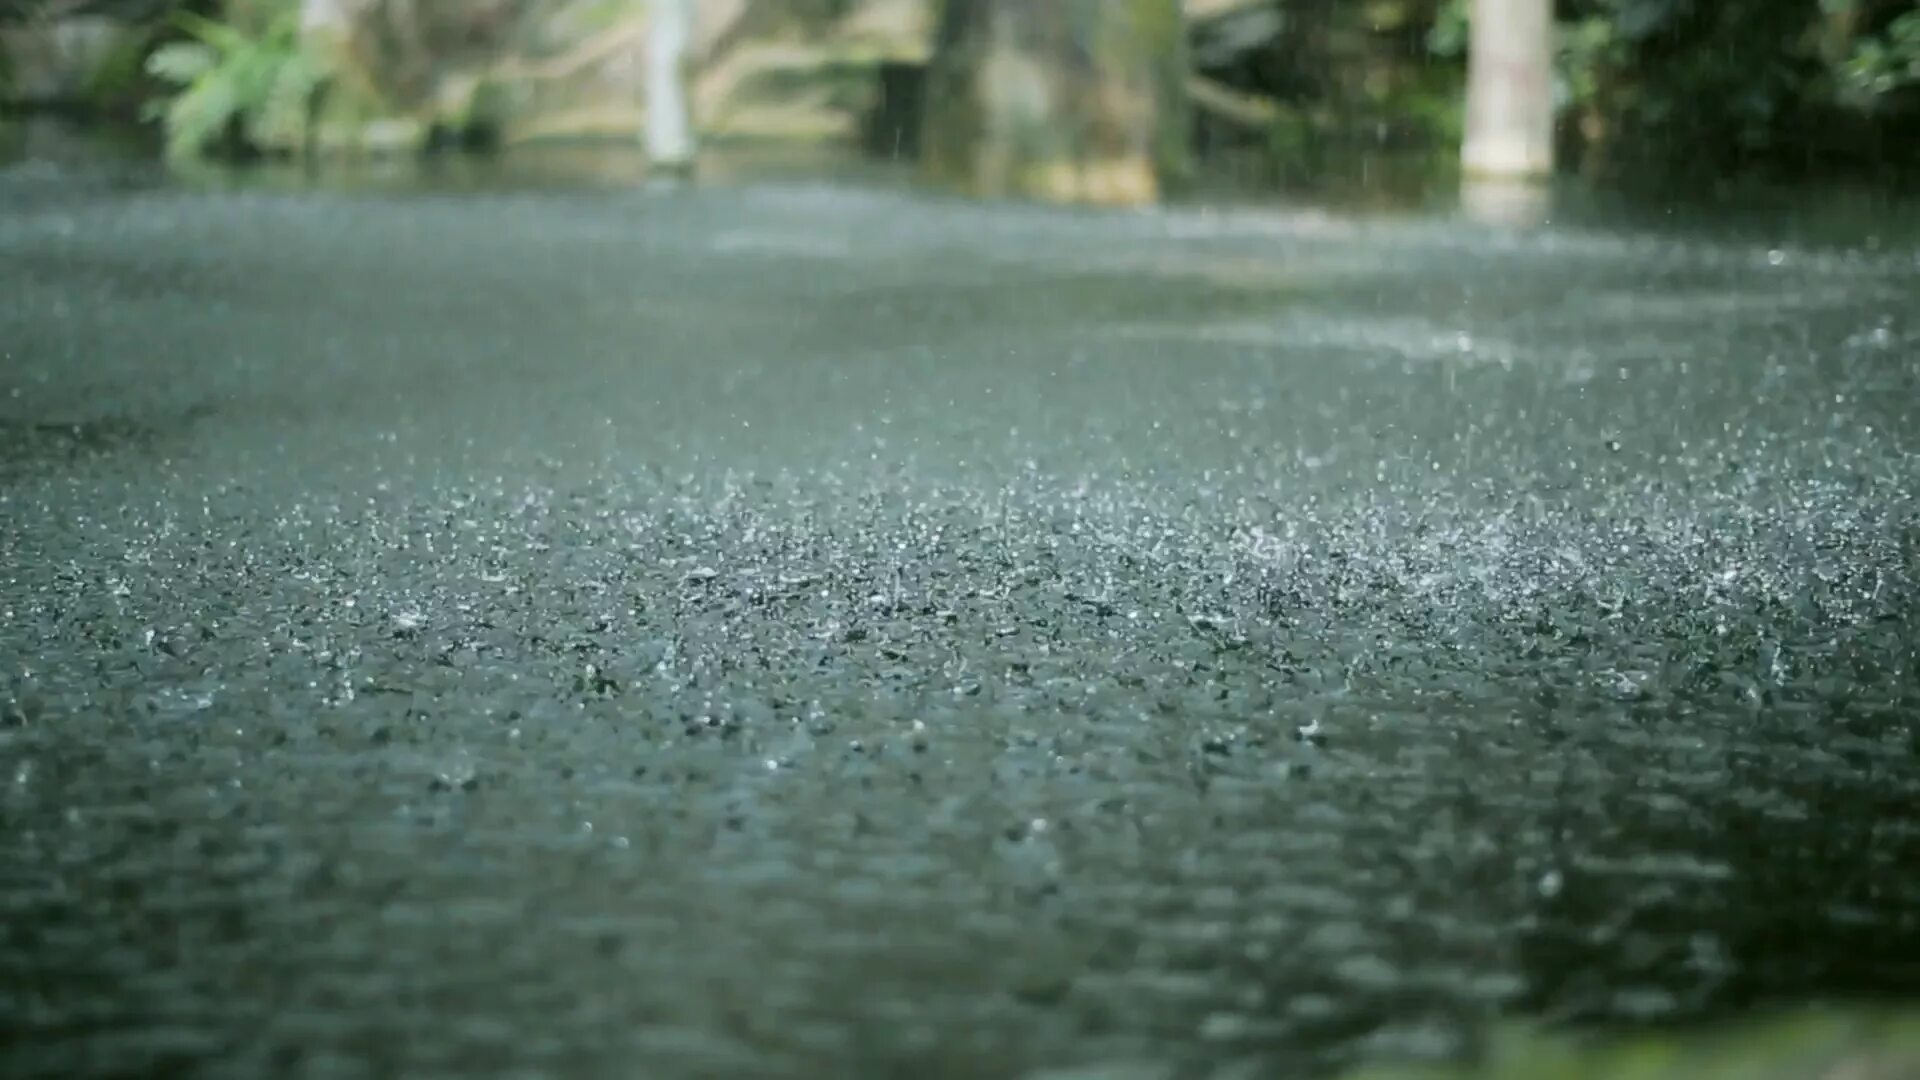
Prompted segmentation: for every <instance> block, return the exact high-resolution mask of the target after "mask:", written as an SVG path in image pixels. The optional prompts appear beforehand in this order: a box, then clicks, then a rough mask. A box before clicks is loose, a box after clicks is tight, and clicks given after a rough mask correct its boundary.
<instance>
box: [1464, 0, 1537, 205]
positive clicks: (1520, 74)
mask: <svg viewBox="0 0 1920 1080" xmlns="http://www.w3.org/2000/svg"><path fill="white" fill-rule="evenodd" d="M1471 18H1472V21H1471V24H1470V27H1471V30H1470V36H1469V38H1468V45H1467V124H1466V139H1465V141H1464V144H1463V145H1462V147H1461V152H1460V158H1461V164H1462V165H1463V166H1464V167H1465V169H1466V171H1467V173H1469V174H1470V175H1475V176H1496V177H1510V178H1522V177H1527V178H1532V177H1545V176H1547V175H1548V174H1550V173H1551V172H1552V171H1553V0H1473V11H1472V17H1471Z"/></svg>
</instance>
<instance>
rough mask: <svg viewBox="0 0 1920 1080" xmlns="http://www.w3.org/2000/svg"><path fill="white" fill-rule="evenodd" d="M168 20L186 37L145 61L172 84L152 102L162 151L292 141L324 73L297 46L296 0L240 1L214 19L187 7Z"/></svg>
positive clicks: (192, 152) (181, 153)
mask: <svg viewBox="0 0 1920 1080" xmlns="http://www.w3.org/2000/svg"><path fill="white" fill-rule="evenodd" d="M174 20H175V22H176V23H177V25H178V26H179V27H180V28H181V30H182V31H183V32H184V34H185V36H184V37H182V38H179V39H176V40H172V41H168V42H167V43H165V44H163V45H161V46H160V47H159V48H157V49H155V50H154V51H153V52H152V53H151V54H149V55H148V57H147V61H146V70H147V72H148V73H149V74H150V75H152V76H154V77H155V78H156V79H158V80H160V81H161V82H162V83H164V84H165V85H167V86H169V87H171V88H172V90H171V93H169V94H168V95H167V96H166V97H164V98H163V99H161V100H159V101H157V102H155V103H154V104H153V106H152V108H151V113H152V115H154V116H156V117H158V118H159V119H160V120H161V121H162V122H163V123H164V124H165V126H166V134H167V152H168V154H169V156H171V157H174V158H191V157H196V156H199V155H201V154H205V153H207V152H209V151H213V150H218V149H223V148H224V149H237V148H251V149H259V148H263V147H287V146H293V145H298V144H299V142H300V141H301V140H302V139H303V138H304V136H305V131H306V126H307V122H308V118H309V116H310V110H311V107H312V104H313V99H314V95H315V93H317V92H318V90H319V88H320V85H321V83H322V81H323V75H324V72H323V70H322V68H321V65H320V63H319V62H318V61H317V60H316V59H315V57H313V56H312V55H311V54H310V53H309V52H308V51H307V50H306V49H305V48H303V46H302V43H301V39H300V9H299V4H298V3H297V0H239V2H234V3H230V4H229V5H228V7H227V14H226V17H225V18H224V19H221V20H215V19H209V18H206V17H203V16H200V15H196V14H193V13H191V12H187V11H180V12H176V13H175V15H174Z"/></svg>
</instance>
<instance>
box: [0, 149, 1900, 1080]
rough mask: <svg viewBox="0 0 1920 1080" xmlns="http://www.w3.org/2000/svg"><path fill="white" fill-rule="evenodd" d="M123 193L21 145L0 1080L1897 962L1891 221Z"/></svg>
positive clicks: (1640, 1013)
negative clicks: (1867, 243) (1684, 224)
mask: <svg viewBox="0 0 1920 1080" xmlns="http://www.w3.org/2000/svg"><path fill="white" fill-rule="evenodd" d="M85 181H86V178H85V177H75V176H63V175H59V174H54V173H48V172H46V171H45V170H41V171H38V172H26V171H22V170H14V172H13V173H11V174H8V175H7V176H5V177H4V178H0V560H3V563H0V1022H3V1023H4V1026H5V1030H4V1031H0V1074H4V1075H6V1076H8V1077H19V1078H23V1080H24V1078H27V1077H52V1076H61V1077H79V1076H146V1075H180V1074H192V1075H204V1076H214V1077H259V1076H268V1075H274V1076H316V1077H317V1076H366V1075H401V1074H405V1075H409V1076H429V1075H461V1076H470V1075H514V1076H529V1077H530V1076H542V1075H551V1076H607V1077H627V1076H649V1077H679V1076H688V1077H692V1076H727V1077H760V1076H765V1077H788V1076H802V1075H806V1076H854V1077H889V1076H908V1075H911V1076H914V1077H916V1078H922V1080H932V1078H936V1077H991V1076H1034V1077H1041V1076H1044V1077H1051V1078H1056V1080H1058V1078H1064V1077H1069V1076H1071V1077H1076V1078H1081V1080H1086V1078H1091V1077H1095V1076H1098V1077H1107V1078H1129V1080H1131V1078H1147V1077H1189V1076H1190V1077H1195V1078H1201V1077H1207V1078H1219V1080H1226V1078H1230V1077H1266V1076H1275V1075H1288V1074H1293V1073H1298V1072H1303V1071H1315V1070H1321V1069H1327V1068H1334V1067H1338V1066H1340V1065H1342V1064H1345V1063H1349V1062H1352V1061H1354V1060H1356V1059H1360V1058H1372V1057H1430V1056H1445V1055H1448V1054H1451V1053H1454V1052H1457V1051H1459V1050H1461V1049H1462V1048H1463V1047H1465V1046H1467V1045H1468V1043H1469V1041H1470V1037H1471V1032H1472V1031H1473V1030H1474V1029H1475V1027H1476V1025H1477V1024H1478V1023H1479V1022H1480V1021H1483V1020H1485V1019H1487V1018H1489V1017H1492V1016H1495V1015H1504V1014H1521V1015H1536V1016H1544V1017H1548V1018H1551V1019H1576V1020H1602V1021H1615V1022H1632V1023H1638V1022H1643V1021H1650V1020H1667V1019H1685V1018H1689V1017H1703V1016H1708V1015H1713V1014H1719V1013H1724V1012H1727V1011H1729V1010H1738V1009H1742V1008H1745V1007H1748V1006H1751V1005H1755V1004H1758V1003H1764V1002H1769V1001H1802V1000H1807V999H1813V998H1829V997H1842V998H1844V997H1853V996H1861V995H1873V996H1878V995H1884V994H1913V993H1916V992H1920V809H1917V808H1920V719H1916V718H1917V717H1920V667H1917V666H1916V642H1920V631H1916V629H1915V627H1914V625H1913V623H1912V613H1913V611H1914V607H1915V601H1916V589H1917V586H1916V568H1917V567H1920V504H1917V503H1916V492H1917V490H1920V457H1916V454H1917V453H1920V438H1917V437H1916V435H1915V432H1917V431H1920V424H1916V419H1917V418H1916V415H1915V413H1916V411H1917V410H1916V404H1915V403H1916V401H1920V397H1917V396H1916V395H1917V394H1920V305H1917V302H1916V298H1920V256H1917V255H1916V254H1915V253H1914V252H1913V251H1912V250H1910V249H1898V248H1889V247H1884V246H1883V247H1881V248H1860V249H1853V250H1843V249H1833V248H1824V249H1823V248H1818V247H1811V246H1802V247H1792V248H1774V247H1769V246H1768V245H1766V244H1764V243H1761V244H1748V243H1745V242H1736V241H1725V242H1711V243H1709V242H1698V241H1681V240H1678V239H1674V238H1671V237H1661V236H1658V235H1654V234H1648V233H1642V234H1624V233H1620V234H1609V233H1604V232H1598V231H1582V230H1575V229H1568V228H1559V229H1555V228H1549V229H1546V230H1543V231H1539V232H1532V233H1525V234H1514V233H1501V232H1488V231H1486V230H1482V229H1476V228H1474V227H1471V226H1468V225H1465V224H1459V223H1450V222H1444V221H1405V222H1397V223H1393V222H1374V223H1362V222H1354V221H1345V220H1340V219H1335V218H1323V217H1316V216H1313V215H1304V214H1278V213H1266V212H1257V211H1251V210H1248V211H1233V212H1213V213H1209V212H1204V211H1199V210H1179V211H1167V212H1157V213H1147V214H1122V215H1115V214H1095V213H1077V212H1067V211H1050V210H1041V209H1035V208H1018V207H988V206H975V205H965V204H959V203H952V202H943V201H939V200H934V199H916V198H912V197H908V196H903V195H898V194H884V193H877V192H859V191H849V190H835V189H832V188H825V187H810V186H806V185H799V184H789V185H761V186H754V185H746V186H740V187H734V188H726V189H710V190H688V191H678V192H628V193H599V194H578V193H576V194H563V193H547V194H542V193H524V192H523V193H517V194H511V193H510V194H493V195H470V196H462V197H451V196H441V195H433V194H413V195H408V194H404V193H386V194H360V195H299V194H263V193H251V194H249V193H229V194H225V195H210V194H194V193H189V192H181V191H172V190H167V189H153V188H146V187H141V186H137V185H119V184H110V183H89V182H85ZM1076 1070H1077V1071H1076Z"/></svg>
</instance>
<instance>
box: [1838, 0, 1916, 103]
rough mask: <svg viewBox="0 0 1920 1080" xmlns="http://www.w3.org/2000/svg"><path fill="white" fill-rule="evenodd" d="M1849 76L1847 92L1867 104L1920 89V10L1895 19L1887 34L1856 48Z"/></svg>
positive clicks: (1846, 71) (1846, 68)
mask: <svg viewBox="0 0 1920 1080" xmlns="http://www.w3.org/2000/svg"><path fill="white" fill-rule="evenodd" d="M1845 74H1846V86H1847V89H1849V90H1850V91H1852V92H1853V93H1854V94H1855V95H1856V96H1857V97H1858V98H1861V99H1864V100H1866V101H1878V100H1881V99H1884V98H1887V97H1890V96H1892V95H1893V94H1895V93H1897V92H1899V91H1901V90H1904V89H1906V88H1908V87H1913V86H1920V8H1915V9H1914V10H1912V11H1909V12H1907V13H1906V14H1904V15H1901V16H1899V17H1898V18H1896V19H1894V20H1893V22H1892V23H1890V24H1888V26H1887V29H1886V32H1885V33H1883V34H1880V35H1878V36H1875V37H1870V38H1867V39H1866V40H1864V41H1861V42H1860V43H1859V44H1858V45H1857V46H1855V48H1854V51H1853V55H1852V56H1849V57H1848V58H1847V62H1846V67H1845Z"/></svg>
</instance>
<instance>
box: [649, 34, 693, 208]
mask: <svg viewBox="0 0 1920 1080" xmlns="http://www.w3.org/2000/svg"><path fill="white" fill-rule="evenodd" d="M692 23H693V11H692V0H653V12H652V17H651V22H650V24H649V25H648V27H647V133H646V134H647V157H648V159H649V160H651V161H652V162H653V164H654V167H655V168H657V169H661V170H663V171H666V172H669V173H678V172H686V171H688V170H690V169H691V168H692V167H693V124H692V122H691V121H690V120H689V119H688V117H687V83H686V65H687V39H688V37H689V35H690V33H691V28H692Z"/></svg>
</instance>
